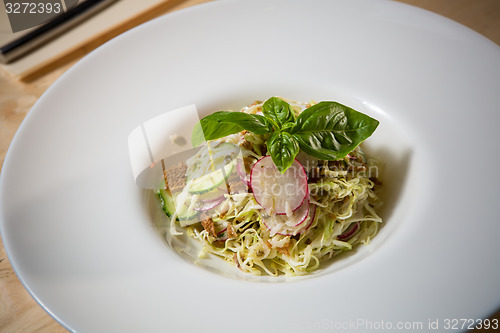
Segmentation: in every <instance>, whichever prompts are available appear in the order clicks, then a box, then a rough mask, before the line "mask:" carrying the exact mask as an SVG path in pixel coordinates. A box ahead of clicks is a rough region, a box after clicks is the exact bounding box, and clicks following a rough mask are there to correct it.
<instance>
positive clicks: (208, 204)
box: [193, 197, 224, 212]
mask: <svg viewBox="0 0 500 333" xmlns="http://www.w3.org/2000/svg"><path fill="white" fill-rule="evenodd" d="M222 201H224V197H219V198H218V199H215V200H210V201H205V200H200V201H198V202H197V203H196V204H195V205H194V207H193V209H194V210H196V211H200V212H205V211H208V210H210V209H214V208H215V207H217V206H218V205H220V204H221V203H222Z"/></svg>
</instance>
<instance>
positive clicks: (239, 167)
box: [236, 159, 250, 186]
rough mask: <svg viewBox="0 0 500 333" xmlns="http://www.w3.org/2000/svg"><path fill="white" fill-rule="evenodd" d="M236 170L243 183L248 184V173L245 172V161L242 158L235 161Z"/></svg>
mask: <svg viewBox="0 0 500 333" xmlns="http://www.w3.org/2000/svg"><path fill="white" fill-rule="evenodd" d="M236 171H237V172H238V175H239V176H240V179H241V181H242V182H243V183H245V185H246V186H250V175H249V174H248V173H247V171H246V169H245V163H244V162H243V160H242V159H238V161H237V162H236Z"/></svg>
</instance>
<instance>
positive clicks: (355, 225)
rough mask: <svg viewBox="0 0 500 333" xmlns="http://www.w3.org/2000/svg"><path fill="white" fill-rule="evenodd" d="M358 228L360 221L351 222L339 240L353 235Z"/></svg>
mask: <svg viewBox="0 0 500 333" xmlns="http://www.w3.org/2000/svg"><path fill="white" fill-rule="evenodd" d="M358 228H359V222H354V223H351V224H350V225H349V227H347V229H346V230H345V231H344V233H343V234H342V235H340V236H339V237H338V240H341V241H343V240H347V239H349V238H350V237H351V236H352V235H354V233H355V232H356V231H357V230H358Z"/></svg>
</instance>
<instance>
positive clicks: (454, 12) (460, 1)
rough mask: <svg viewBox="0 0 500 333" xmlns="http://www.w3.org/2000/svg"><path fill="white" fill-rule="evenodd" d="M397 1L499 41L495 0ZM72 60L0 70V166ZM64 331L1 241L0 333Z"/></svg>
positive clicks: (191, 1) (189, 1)
mask: <svg viewBox="0 0 500 333" xmlns="http://www.w3.org/2000/svg"><path fill="white" fill-rule="evenodd" d="M398 1H400V2H404V3H407V4H411V5H414V6H417V7H421V8H424V9H428V10H430V11H433V12H435V13H438V14H441V15H443V16H446V17H448V18H451V19H453V20H455V21H458V22H460V23H462V24H464V25H466V26H468V27H470V28H471V29H473V30H475V31H477V32H479V33H481V34H482V35H484V36H486V37H488V38H489V39H491V40H492V41H494V42H495V43H497V44H499V45H500V0H398ZM202 2H207V0H186V1H184V2H182V3H181V4H179V5H177V6H175V7H174V8H172V9H170V11H173V10H178V9H180V8H183V7H187V6H192V5H196V4H198V3H202ZM159 14H160V13H159ZM74 62H76V60H74V61H72V62H70V63H66V64H63V65H61V66H60V67H59V68H57V69H55V70H53V71H51V72H50V73H48V74H46V75H45V76H43V77H40V78H38V79H36V80H34V81H31V82H18V81H16V80H15V79H13V78H11V77H9V76H8V75H7V73H5V72H3V71H1V70H0V168H1V166H2V165H3V161H4V159H5V154H6V152H7V149H8V147H9V144H10V142H11V140H12V138H13V136H14V134H15V132H16V131H17V129H18V127H19V125H20V124H21V122H22V121H23V119H24V117H25V116H26V114H27V113H28V112H29V110H30V109H31V107H32V106H33V104H34V103H35V102H36V100H37V99H38V98H39V97H40V96H41V95H42V94H43V92H44V91H45V90H46V89H47V88H48V87H49V86H50V85H51V84H52V83H53V82H54V81H56V80H57V78H58V77H59V76H60V75H61V74H62V73H64V72H65V71H66V70H67V69H68V68H70V67H71V66H72V65H73V64H74ZM499 88H500V87H499ZM499 316H500V312H499V313H497V314H495V315H494V317H496V318H499ZM65 331H66V330H65V329H64V328H63V327H62V326H61V325H60V324H59V323H57V322H56V321H55V320H54V319H52V317H50V315H48V314H47V313H46V312H45V311H44V310H43V309H42V308H41V307H40V306H39V305H38V304H37V303H36V302H35V300H34V299H33V298H32V297H31V296H30V295H29V294H28V292H27V291H26V290H25V289H24V287H23V286H22V284H21V282H20V281H19V280H18V279H17V276H16V275H15V273H14V271H13V269H12V266H11V265H10V263H9V259H8V258H7V255H6V253H5V250H4V249H3V246H2V243H1V240H0V332H4V333H8V332H15V333H18V332H65Z"/></svg>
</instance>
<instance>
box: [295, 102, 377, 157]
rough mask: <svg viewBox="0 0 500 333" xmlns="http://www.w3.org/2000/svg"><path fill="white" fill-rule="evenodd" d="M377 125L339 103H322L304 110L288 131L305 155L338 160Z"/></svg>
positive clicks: (373, 120) (366, 136)
mask: <svg viewBox="0 0 500 333" xmlns="http://www.w3.org/2000/svg"><path fill="white" fill-rule="evenodd" d="M378 124H379V122H378V120H376V119H373V118H371V117H369V116H367V115H365V114H363V113H361V112H358V111H356V110H353V109H351V108H349V107H347V106H345V105H342V104H340V103H336V102H321V103H318V104H316V105H313V106H311V107H309V108H307V109H306V110H304V111H303V112H302V113H301V114H300V115H299V116H298V117H297V121H296V124H295V126H294V127H293V128H292V130H291V131H290V132H291V133H292V135H293V136H294V137H295V138H296V139H297V141H298V142H299V145H300V148H301V149H302V150H304V151H305V152H306V153H307V154H309V155H311V156H314V157H316V158H319V159H323V160H338V159H340V158H343V157H344V156H346V155H347V154H348V153H349V152H351V151H352V150H353V149H354V148H356V147H357V146H358V145H359V144H360V143H361V142H363V141H364V140H365V139H367V138H368V137H369V136H370V135H372V133H373V131H375V129H376V128H377V126H378Z"/></svg>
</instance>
